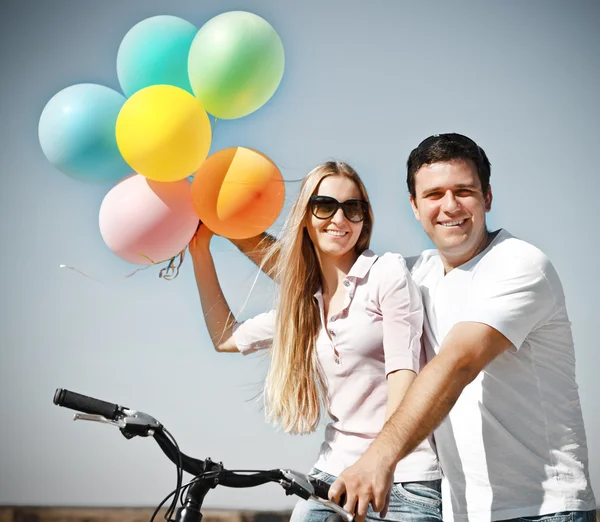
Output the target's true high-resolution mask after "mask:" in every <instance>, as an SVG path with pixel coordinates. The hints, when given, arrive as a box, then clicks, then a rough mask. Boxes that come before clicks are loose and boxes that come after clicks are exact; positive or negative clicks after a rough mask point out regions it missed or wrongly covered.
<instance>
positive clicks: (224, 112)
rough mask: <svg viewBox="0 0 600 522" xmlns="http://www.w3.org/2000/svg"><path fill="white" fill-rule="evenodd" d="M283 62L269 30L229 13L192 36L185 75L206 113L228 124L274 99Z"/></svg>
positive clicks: (250, 18) (280, 49) (266, 25)
mask: <svg viewBox="0 0 600 522" xmlns="http://www.w3.org/2000/svg"><path fill="white" fill-rule="evenodd" d="M284 62H285V57H284V52H283V44H282V43H281V39H280V38H279V35H278V34H277V32H276V31H275V29H273V27H272V26H271V24H269V23H268V22H267V21H266V20H264V19H263V18H261V17H260V16H257V15H255V14H253V13H248V12H245V11H230V12H227V13H223V14H220V15H218V16H215V17H214V18H212V19H210V20H209V21H208V22H206V24H204V25H203V26H202V27H201V28H200V30H199V31H198V33H197V34H196V36H195V38H194V41H193V42H192V46H191V48H190V54H189V57H188V75H189V78H190V84H191V86H192V90H193V91H194V94H195V95H196V97H197V98H198V100H199V101H200V103H201V104H202V105H203V106H204V108H205V109H206V111H207V112H209V113H210V114H212V115H213V116H215V117H217V118H219V119H224V120H232V119H235V118H241V117H242V116H247V115H248V114H250V113H252V112H254V111H256V110H257V109H259V108H260V107H262V106H263V105H264V104H265V103H266V102H267V101H268V100H269V99H270V98H271V96H273V94H274V93H275V91H276V90H277V87H278V86H279V83H280V82H281V78H282V76H283V68H284Z"/></svg>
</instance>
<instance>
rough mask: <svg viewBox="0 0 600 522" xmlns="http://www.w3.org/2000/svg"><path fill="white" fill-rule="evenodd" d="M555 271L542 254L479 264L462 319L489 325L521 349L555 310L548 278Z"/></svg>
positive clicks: (501, 258) (502, 258)
mask: <svg viewBox="0 0 600 522" xmlns="http://www.w3.org/2000/svg"><path fill="white" fill-rule="evenodd" d="M553 273H554V272H553V268H552V265H551V264H550V262H549V261H548V259H547V258H546V257H545V256H543V255H542V254H541V253H540V255H539V256H535V255H533V256H532V257H531V259H526V258H525V257H520V256H513V257H511V258H510V259H507V258H506V257H500V258H498V259H495V260H494V261H493V262H491V263H487V264H485V265H482V266H480V267H479V268H478V270H477V273H476V274H475V275H474V277H473V281H472V285H473V286H472V288H471V295H472V299H470V306H469V307H468V308H467V309H466V310H465V311H464V312H463V314H461V322H465V321H468V322H478V323H484V324H487V325H489V326H491V327H492V328H494V329H496V330H498V331H499V332H500V333H501V334H502V335H504V336H505V337H506V338H507V339H508V340H509V341H510V342H511V343H512V344H513V346H514V347H515V349H516V350H518V349H519V348H520V347H521V345H522V344H523V341H525V338H526V337H527V336H528V335H529V334H530V333H531V332H532V331H533V330H535V329H536V328H538V327H539V326H541V325H542V324H544V323H545V322H547V321H548V320H549V319H550V317H551V316H552V314H553V312H554V310H555V307H556V303H555V298H554V294H553V291H552V286H551V284H550V282H549V278H548V277H547V274H548V275H550V276H552V274H553ZM550 278H551V277H550Z"/></svg>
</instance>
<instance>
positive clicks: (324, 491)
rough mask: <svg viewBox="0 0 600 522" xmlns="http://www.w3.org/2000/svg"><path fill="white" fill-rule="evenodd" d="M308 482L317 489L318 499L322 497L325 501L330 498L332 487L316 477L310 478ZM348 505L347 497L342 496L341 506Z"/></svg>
mask: <svg viewBox="0 0 600 522" xmlns="http://www.w3.org/2000/svg"><path fill="white" fill-rule="evenodd" d="M308 480H309V481H310V483H311V484H312V485H313V488H315V495H316V496H317V497H321V498H324V499H328V498H329V488H330V485H329V484H328V483H327V482H325V481H323V480H319V479H318V478H315V477H310V476H309V477H308ZM345 503H346V495H345V494H344V495H342V498H341V499H340V505H342V506H343V505H344V504H345Z"/></svg>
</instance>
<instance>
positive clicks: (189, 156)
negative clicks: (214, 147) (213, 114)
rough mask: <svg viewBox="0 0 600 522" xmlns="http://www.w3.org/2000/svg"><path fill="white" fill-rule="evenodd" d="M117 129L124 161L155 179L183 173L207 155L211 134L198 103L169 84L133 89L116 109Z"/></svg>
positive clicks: (172, 178)
mask: <svg viewBox="0 0 600 522" xmlns="http://www.w3.org/2000/svg"><path fill="white" fill-rule="evenodd" d="M116 132H117V144H118V146H119V150H120V151H121V154H122V155H123V158H125V161H127V163H129V165H130V166H131V167H132V169H133V170H134V171H135V172H137V173H138V174H141V175H142V176H145V177H147V178H149V179H153V180H155V181H177V180H180V179H184V178H187V177H188V176H189V175H190V174H192V173H193V172H194V171H195V170H196V169H197V168H198V167H199V166H200V165H201V164H202V162H203V161H204V160H205V159H206V156H207V155H208V151H209V149H210V142H211V139H212V130H211V128H210V121H209V120H208V115H207V114H206V111H205V110H204V108H203V107H202V105H200V103H199V102H198V100H196V98H194V96H193V95H191V94H190V93H188V92H186V91H184V90H183V89H180V88H179V87H173V86H172V85H153V86H150V87H146V88H145V89H142V90H141V91H138V92H136V93H135V94H134V95H133V96H132V97H131V98H129V99H128V100H127V101H126V102H125V104H124V105H123V108H122V109H121V112H120V113H119V117H118V118H117V127H116Z"/></svg>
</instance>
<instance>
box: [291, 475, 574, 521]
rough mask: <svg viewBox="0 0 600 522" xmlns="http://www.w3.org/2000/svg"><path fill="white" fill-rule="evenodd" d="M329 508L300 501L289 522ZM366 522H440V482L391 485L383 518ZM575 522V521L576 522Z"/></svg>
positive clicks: (329, 478) (318, 516)
mask: <svg viewBox="0 0 600 522" xmlns="http://www.w3.org/2000/svg"><path fill="white" fill-rule="evenodd" d="M309 475H311V476H313V477H315V478H318V479H320V480H323V481H324V482H327V483H328V484H330V485H331V484H333V482H334V481H335V479H336V477H334V476H333V475H330V474H329V473H325V472H324V471H320V470H318V469H316V468H313V469H312V470H310V472H309ZM333 513H334V511H332V510H331V509H329V508H326V507H325V506H323V505H321V504H319V503H318V502H315V501H314V500H300V501H298V503H297V504H296V507H295V508H294V512H293V513H292V517H291V519H290V522H325V520H326V519H327V517H329V516H330V515H331V514H333ZM367 520H368V521H370V522H381V521H391V522H398V521H402V522H441V520H442V481H441V480H428V481H422V482H402V483H396V484H394V486H393V488H392V493H391V495H390V506H389V508H388V512H387V515H386V517H385V518H384V519H382V518H380V517H379V513H375V512H373V509H372V507H371V506H369V511H368V513H367ZM577 522H579V521H577Z"/></svg>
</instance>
